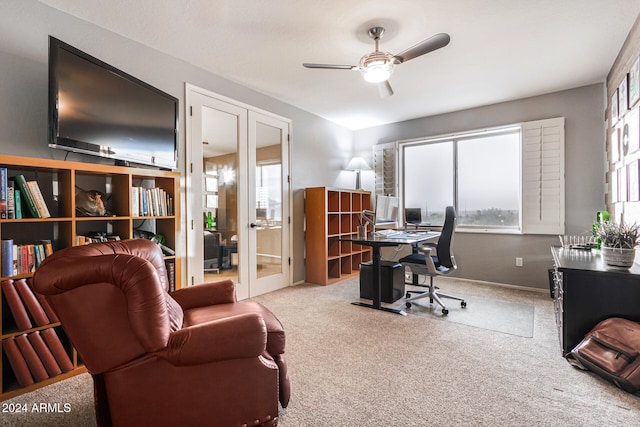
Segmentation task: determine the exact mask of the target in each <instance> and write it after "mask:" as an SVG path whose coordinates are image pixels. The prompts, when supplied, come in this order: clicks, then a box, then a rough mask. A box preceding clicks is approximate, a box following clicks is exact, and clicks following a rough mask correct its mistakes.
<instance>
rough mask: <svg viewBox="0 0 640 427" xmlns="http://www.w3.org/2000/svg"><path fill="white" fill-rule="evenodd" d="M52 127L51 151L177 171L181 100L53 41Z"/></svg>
mask: <svg viewBox="0 0 640 427" xmlns="http://www.w3.org/2000/svg"><path fill="white" fill-rule="evenodd" d="M48 122H49V141H48V142H49V147H52V148H59V149H63V150H68V151H72V152H76V153H83V154H90V155H94V156H100V157H105V158H109V159H114V160H116V164H123V163H124V164H127V163H129V162H131V163H137V164H141V165H150V166H156V167H159V168H163V169H176V168H177V163H178V150H177V147H178V99H177V98H175V97H173V96H171V95H169V94H167V93H165V92H163V91H161V90H159V89H157V88H155V87H153V86H151V85H149V84H147V83H145V82H143V81H141V80H139V79H137V78H135V77H133V76H131V75H129V74H127V73H125V72H124V71H121V70H119V69H117V68H115V67H113V66H111V65H109V64H107V63H105V62H103V61H101V60H99V59H97V58H95V57H93V56H91V55H89V54H87V53H85V52H82V51H80V50H78V49H76V48H75V47H73V46H70V45H68V44H66V43H64V42H62V41H60V40H58V39H56V38H54V37H51V36H50V37H49V119H48ZM125 162H126V163H125Z"/></svg>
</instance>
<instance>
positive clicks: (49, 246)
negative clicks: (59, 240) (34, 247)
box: [40, 239, 53, 258]
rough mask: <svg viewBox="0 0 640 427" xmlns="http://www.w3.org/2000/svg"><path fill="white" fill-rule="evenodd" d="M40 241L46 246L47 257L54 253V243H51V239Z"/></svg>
mask: <svg viewBox="0 0 640 427" xmlns="http://www.w3.org/2000/svg"><path fill="white" fill-rule="evenodd" d="M40 243H41V244H42V245H43V246H44V253H45V258H46V257H48V256H49V255H51V254H52V253H53V245H52V244H51V240H47V239H45V240H40Z"/></svg>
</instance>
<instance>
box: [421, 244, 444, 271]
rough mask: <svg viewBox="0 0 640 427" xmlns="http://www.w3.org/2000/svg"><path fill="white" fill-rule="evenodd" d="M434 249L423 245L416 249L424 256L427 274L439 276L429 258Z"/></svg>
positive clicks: (431, 259)
mask: <svg viewBox="0 0 640 427" xmlns="http://www.w3.org/2000/svg"><path fill="white" fill-rule="evenodd" d="M434 249H435V246H432V245H423V246H420V248H418V250H419V251H420V252H422V253H423V254H424V263H425V264H426V265H427V271H428V272H429V274H440V272H439V271H438V269H437V268H436V265H435V264H434V263H433V258H431V252H432V251H433V250H434Z"/></svg>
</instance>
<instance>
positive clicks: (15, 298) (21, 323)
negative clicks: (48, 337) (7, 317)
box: [0, 279, 33, 331]
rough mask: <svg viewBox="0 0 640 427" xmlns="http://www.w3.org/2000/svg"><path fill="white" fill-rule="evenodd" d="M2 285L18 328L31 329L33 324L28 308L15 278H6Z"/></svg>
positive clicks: (22, 329) (21, 329)
mask: <svg viewBox="0 0 640 427" xmlns="http://www.w3.org/2000/svg"><path fill="white" fill-rule="evenodd" d="M0 287H2V294H3V295H4V299H5V300H6V301H7V305H8V306H9V311H10V312H11V315H12V316H13V320H15V322H16V326H17V327H18V330H20V331H24V330H25V329H31V328H32V327H33V324H32V323H31V319H30V318H29V315H28V314H27V308H26V307H25V306H24V304H23V303H22V299H20V294H18V290H17V289H16V288H15V286H13V280H11V279H8V280H4V281H3V282H2V283H1V284H0Z"/></svg>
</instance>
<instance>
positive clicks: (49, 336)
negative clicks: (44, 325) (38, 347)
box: [40, 328, 73, 372]
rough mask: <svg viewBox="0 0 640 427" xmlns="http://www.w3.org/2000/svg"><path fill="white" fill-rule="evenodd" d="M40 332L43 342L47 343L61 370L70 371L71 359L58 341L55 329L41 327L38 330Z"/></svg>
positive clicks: (71, 368) (71, 366)
mask: <svg viewBox="0 0 640 427" xmlns="http://www.w3.org/2000/svg"><path fill="white" fill-rule="evenodd" d="M40 334H41V335H42V339H44V342H46V343H47V346H48V347H49V350H51V353H52V354H53V357H55V358H56V361H57V362H58V365H59V366H60V369H62V372H69V371H72V370H73V363H71V359H70V358H69V355H68V354H67V352H66V351H65V349H64V347H63V346H62V342H61V341H60V338H59V337H58V334H56V331H55V330H54V329H53V328H49V329H43V330H42V331H40Z"/></svg>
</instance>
